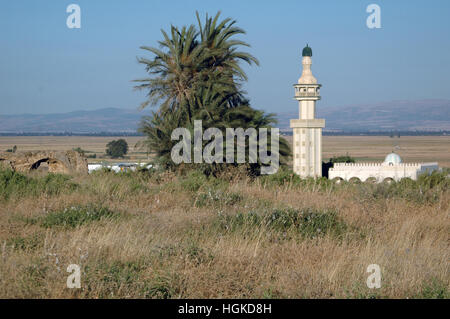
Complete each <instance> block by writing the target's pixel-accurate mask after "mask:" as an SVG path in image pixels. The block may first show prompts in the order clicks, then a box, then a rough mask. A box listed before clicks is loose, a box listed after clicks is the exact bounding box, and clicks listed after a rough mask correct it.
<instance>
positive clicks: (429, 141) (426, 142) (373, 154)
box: [0, 136, 450, 167]
mask: <svg viewBox="0 0 450 319" xmlns="http://www.w3.org/2000/svg"><path fill="white" fill-rule="evenodd" d="M119 138H123V139H125V140H126V141H127V142H128V146H129V154H128V155H127V157H126V158H125V159H124V160H123V161H142V162H144V161H146V160H148V159H149V158H150V157H151V154H147V152H146V150H145V149H142V148H139V147H136V143H138V142H139V141H143V140H144V139H145V138H144V137H136V136H133V137H92V136H17V137H4V136H2V137H0V151H5V150H6V149H9V148H12V147H13V146H14V145H17V149H18V150H19V151H37V150H61V151H62V150H71V149H73V148H77V147H80V148H82V149H83V150H85V151H87V152H86V155H93V154H96V158H95V159H92V158H90V159H89V162H99V161H117V160H111V159H110V158H107V157H106V156H105V149H106V144H107V143H108V142H110V141H112V140H115V139H119ZM286 138H287V139H288V140H289V142H292V137H290V136H287V137H286ZM394 149H395V151H396V152H397V153H398V154H399V155H400V156H401V157H402V159H403V161H404V162H438V163H439V165H440V166H442V167H450V136H402V137H400V138H398V137H395V138H391V137H389V136H324V137H323V159H324V160H328V159H329V158H330V157H332V156H339V155H345V154H347V153H348V155H350V156H352V157H354V158H356V160H357V161H358V162H366V161H371V162H372V161H374V162H380V161H382V160H383V159H384V157H385V156H386V154H388V153H389V152H392V151H393V150H394ZM148 155H149V156H148Z"/></svg>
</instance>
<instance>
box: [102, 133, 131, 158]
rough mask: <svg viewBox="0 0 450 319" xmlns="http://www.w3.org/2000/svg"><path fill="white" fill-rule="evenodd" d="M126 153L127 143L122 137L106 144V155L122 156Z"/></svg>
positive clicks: (112, 156)
mask: <svg viewBox="0 0 450 319" xmlns="http://www.w3.org/2000/svg"><path fill="white" fill-rule="evenodd" d="M127 153H128V143H127V141H125V140H124V139H122V138H121V139H118V140H114V141H111V142H109V143H108V144H106V155H108V156H110V157H111V158H119V157H123V156H124V155H125V154H127Z"/></svg>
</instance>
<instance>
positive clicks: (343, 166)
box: [328, 152, 439, 183]
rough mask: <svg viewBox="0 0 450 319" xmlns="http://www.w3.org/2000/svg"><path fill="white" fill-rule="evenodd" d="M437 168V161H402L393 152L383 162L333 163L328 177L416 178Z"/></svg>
mask: <svg viewBox="0 0 450 319" xmlns="http://www.w3.org/2000/svg"><path fill="white" fill-rule="evenodd" d="M435 170H439V166H438V163H402V159H401V158H400V156H399V155H398V154H396V153H394V152H392V153H391V154H388V155H387V156H386V158H385V160H384V162H383V163H334V166H333V167H332V168H330V170H329V171H328V178H329V179H332V180H335V181H341V180H346V181H353V180H356V181H361V182H374V183H380V182H391V181H399V180H401V179H402V178H410V179H412V180H417V178H418V177H419V175H421V174H431V173H432V172H433V171H435Z"/></svg>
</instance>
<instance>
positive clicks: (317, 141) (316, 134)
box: [291, 45, 325, 177]
mask: <svg viewBox="0 0 450 319" xmlns="http://www.w3.org/2000/svg"><path fill="white" fill-rule="evenodd" d="M302 56H303V60H302V64H303V72H302V76H301V77H300V79H298V84H294V88H295V99H296V100H298V105H299V119H295V120H291V127H292V128H293V129H294V173H296V174H298V175H300V176H301V177H309V176H310V177H320V176H322V128H324V127H325V120H324V119H316V118H315V116H316V109H315V108H316V101H317V100H320V95H319V94H320V91H319V90H320V87H321V85H320V84H317V80H316V78H315V77H314V76H313V75H312V73H311V64H312V62H311V56H312V50H311V48H310V47H309V46H308V45H306V47H305V48H304V49H303V52H302Z"/></svg>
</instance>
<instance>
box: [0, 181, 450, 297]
mask: <svg viewBox="0 0 450 319" xmlns="http://www.w3.org/2000/svg"><path fill="white" fill-rule="evenodd" d="M8 176H9V175H8ZM233 176H234V177H233ZM236 176H237V177H236ZM15 178H16V179H18V180H19V184H20V185H19V186H17V185H16V186H11V185H12V184H11V183H13V182H14V181H15ZM23 178H28V179H26V180H23ZM45 178H47V179H46V180H45ZM0 179H1V178H0ZM6 180H8V181H9V182H5V181H6ZM24 181H25V182H24ZM8 183H9V184H8ZM55 183H56V184H55ZM427 183H428V184H427ZM74 185H75V186H74ZM448 185H449V182H448V179H445V177H443V179H442V178H441V179H438V180H437V181H434V182H433V181H431V182H430V181H428V180H425V181H421V182H420V183H416V182H411V181H408V182H405V183H403V184H399V183H397V184H396V185H369V184H361V185H354V184H346V183H344V184H341V185H334V184H332V183H331V182H329V181H327V180H325V179H322V180H316V181H314V180H306V181H305V180H304V181H302V180H300V179H298V178H297V177H295V176H293V175H292V174H291V173H289V172H280V173H279V174H277V175H275V176H270V177H264V178H256V179H252V178H248V177H245V176H243V175H242V174H241V175H239V174H235V173H232V174H230V175H224V176H222V177H220V178H212V177H211V178H206V177H205V176H203V175H201V174H199V173H196V172H194V173H188V174H187V175H186V176H177V175H174V174H171V173H152V174H148V173H132V174H129V173H128V174H114V173H106V172H101V173H96V174H92V175H90V176H87V177H86V176H73V177H68V178H62V177H51V178H50V179H49V178H48V177H44V176H42V177H41V176H32V177H27V176H25V177H23V176H22V177H14V178H11V176H10V177H9V179H7V177H5V176H3V184H0V186H1V187H2V189H1V190H0V253H1V257H0V258H1V262H0V297H2V298H371V297H375V298H448V297H449V278H450V276H449V252H450V250H449V244H450V242H449V233H450V222H449V207H450V205H449V204H450V192H449V189H448ZM15 187H16V188H15ZM8 190H9V191H8ZM55 190H58V191H55ZM69 264H78V265H80V267H81V270H82V273H81V289H69V288H67V287H66V280H67V276H68V275H69V273H67V272H66V268H67V266H68V265H69ZM369 264H378V265H380V267H381V271H382V282H381V283H382V287H381V288H380V289H369V288H368V287H367V286H366V280H367V277H368V275H369V274H368V273H366V269H367V266H368V265H369Z"/></svg>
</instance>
